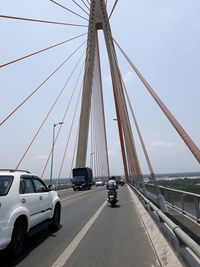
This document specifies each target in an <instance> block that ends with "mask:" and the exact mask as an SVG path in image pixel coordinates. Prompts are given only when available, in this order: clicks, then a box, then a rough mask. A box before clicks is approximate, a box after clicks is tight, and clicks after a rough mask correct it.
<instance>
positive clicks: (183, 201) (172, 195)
mask: <svg viewBox="0 0 200 267" xmlns="http://www.w3.org/2000/svg"><path fill="white" fill-rule="evenodd" d="M145 186H146V188H147V191H148V192H150V193H151V194H153V195H156V188H155V186H154V185H152V184H149V183H145ZM159 188H160V192H161V194H162V195H163V197H164V198H165V201H166V203H167V204H168V205H170V206H172V207H173V208H176V209H177V210H179V211H181V212H182V213H183V214H186V215H188V216H189V217H191V218H192V219H195V220H196V221H197V222H198V223H200V195H198V194H194V193H189V192H186V191H181V190H175V189H170V188H166V187H163V186H159Z"/></svg>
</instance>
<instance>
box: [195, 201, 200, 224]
mask: <svg viewBox="0 0 200 267" xmlns="http://www.w3.org/2000/svg"><path fill="white" fill-rule="evenodd" d="M194 205H195V213H196V218H197V222H198V223H200V209H199V197H196V196H195V197H194Z"/></svg>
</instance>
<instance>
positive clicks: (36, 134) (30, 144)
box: [15, 61, 80, 170]
mask: <svg viewBox="0 0 200 267" xmlns="http://www.w3.org/2000/svg"><path fill="white" fill-rule="evenodd" d="M79 62H80V61H79ZM71 76H72V74H71V75H70V77H69V78H68V79H67V81H66V82H65V84H64V86H63V87H62V89H61V91H60V93H59V94H58V96H57V97H56V100H55V101H54V103H53V105H52V106H51V108H50V110H49V112H48V113H47V115H46V116H45V118H44V120H43V122H42V123H41V125H40V127H39V128H38V130H37V131H36V133H35V135H34V137H33V138H32V140H31V142H30V143H29V145H28V147H27V149H26V150H25V152H24V153H23V155H22V157H21V159H20V160H19V162H18V163H17V166H16V168H15V169H16V170H17V169H18V168H19V166H20V164H21V163H22V161H23V159H24V157H25V156H26V154H27V153H28V151H29V149H30V148H31V146H32V144H33V142H34V141H35V139H36V137H37V136H38V134H39V132H40V130H41V129H42V127H43V125H44V124H45V122H46V120H47V119H48V117H49V115H50V114H51V112H52V110H53V109H54V107H55V105H56V104H57V102H58V100H59V98H60V97H61V95H62V93H63V91H64V90H65V88H66V86H67V83H68V82H69V80H70V78H71Z"/></svg>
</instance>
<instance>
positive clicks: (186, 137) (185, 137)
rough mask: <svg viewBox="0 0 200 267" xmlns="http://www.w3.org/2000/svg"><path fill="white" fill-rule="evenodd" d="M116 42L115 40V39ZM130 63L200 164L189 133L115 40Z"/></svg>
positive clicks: (199, 151) (199, 153) (198, 152)
mask: <svg viewBox="0 0 200 267" xmlns="http://www.w3.org/2000/svg"><path fill="white" fill-rule="evenodd" d="M113 40H114V38H113ZM114 42H115V43H116V45H117V46H118V48H119V49H120V51H121V52H122V54H123V55H124V57H125V58H126V60H127V61H128V63H129V64H130V65H131V67H132V68H133V70H134V71H135V73H136V74H137V75H138V77H139V78H140V80H141V81H142V83H143V84H144V86H145V87H146V88H147V90H148V91H149V93H150V94H151V96H152V97H153V98H154V100H155V101H156V103H157V104H158V105H159V107H160V108H161V110H162V111H163V112H164V114H165V115H166V117H167V118H168V120H169V121H170V122H171V124H172V125H173V126H174V128H175V129H176V131H177V132H178V134H179V135H180V136H181V138H182V139H183V141H184V142H185V144H186V145H187V146H188V148H189V149H190V151H191V152H192V154H193V155H194V157H195V158H196V159H197V161H198V162H199V163H200V150H199V148H198V147H197V145H196V144H195V143H194V142H193V140H192V139H191V138H190V136H189V135H188V134H187V132H186V131H185V130H184V129H183V128H182V126H181V125H180V124H179V122H178V121H177V120H176V119H175V117H174V116H173V114H172V113H171V112H170V111H169V109H168V108H167V107H166V106H165V104H164V103H163V102H162V100H161V99H160V98H159V97H158V95H157V94H156V93H155V91H154V90H153V88H152V87H151V86H150V84H149V83H148V82H147V81H146V80H145V78H144V77H143V76H142V74H141V73H140V72H139V70H138V69H137V68H136V67H135V65H134V64H133V63H132V62H131V60H130V59H129V57H128V56H127V55H126V53H125V52H124V51H123V50H122V48H121V47H120V46H119V45H118V43H117V42H116V41H115V40H114Z"/></svg>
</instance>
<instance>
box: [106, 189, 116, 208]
mask: <svg viewBox="0 0 200 267" xmlns="http://www.w3.org/2000/svg"><path fill="white" fill-rule="evenodd" d="M108 202H109V203H110V204H111V206H112V207H114V206H115V204H116V203H117V202H118V199H117V191H116V190H112V191H108Z"/></svg>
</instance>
